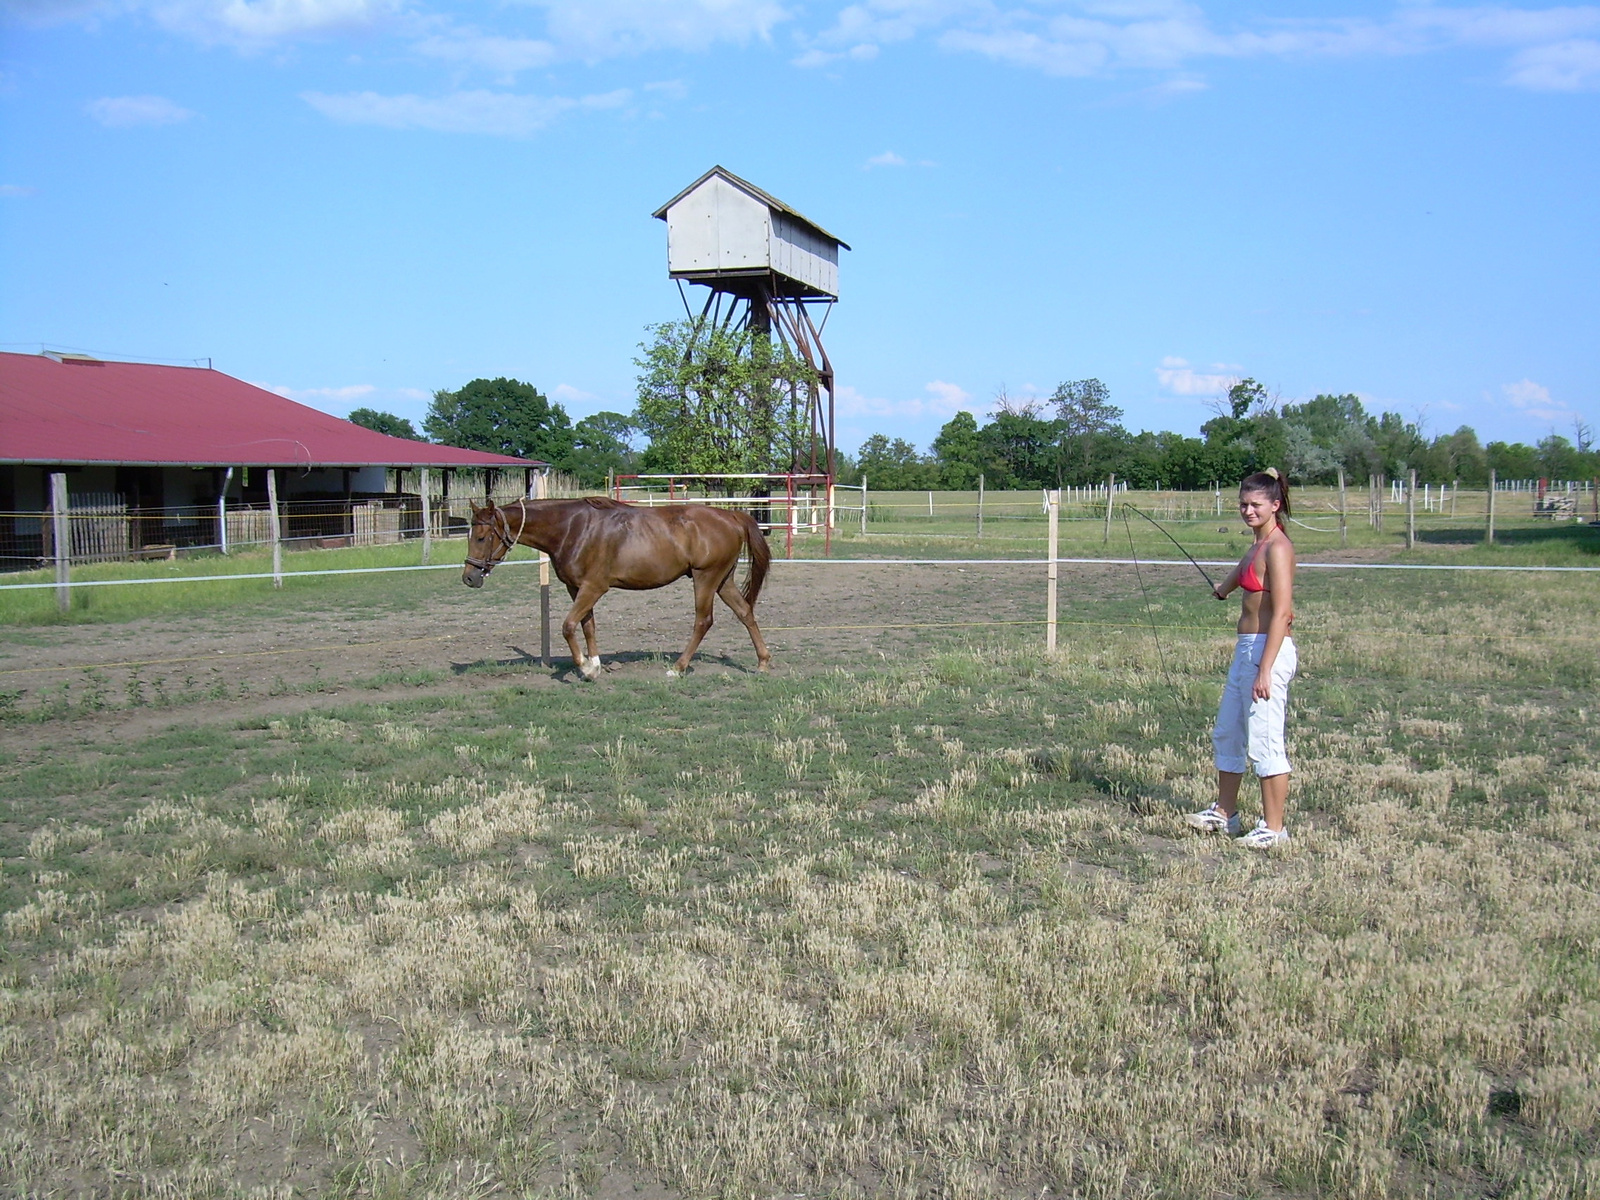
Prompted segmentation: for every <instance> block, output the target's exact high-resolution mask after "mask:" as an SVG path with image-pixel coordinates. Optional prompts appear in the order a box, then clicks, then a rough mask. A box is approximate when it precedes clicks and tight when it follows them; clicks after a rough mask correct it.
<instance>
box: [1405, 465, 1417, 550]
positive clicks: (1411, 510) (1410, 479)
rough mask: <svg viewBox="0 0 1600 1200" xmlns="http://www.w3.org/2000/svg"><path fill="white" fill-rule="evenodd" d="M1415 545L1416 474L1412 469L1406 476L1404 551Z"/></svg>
mask: <svg viewBox="0 0 1600 1200" xmlns="http://www.w3.org/2000/svg"><path fill="white" fill-rule="evenodd" d="M1416 544H1417V472H1416V468H1412V470H1411V473H1410V474H1409V475H1407V476H1406V549H1407V550H1411V549H1414V548H1415V547H1416Z"/></svg>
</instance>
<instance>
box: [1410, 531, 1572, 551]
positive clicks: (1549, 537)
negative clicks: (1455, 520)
mask: <svg viewBox="0 0 1600 1200" xmlns="http://www.w3.org/2000/svg"><path fill="white" fill-rule="evenodd" d="M1494 540H1495V544H1496V545H1499V546H1561V547H1563V548H1570V549H1572V550H1574V551H1576V552H1578V553H1580V554H1600V526H1594V525H1568V524H1562V525H1556V524H1553V523H1552V524H1549V525H1518V526H1513V527H1512V528H1509V529H1505V528H1496V529H1495V531H1494ZM1417 541H1419V542H1422V543H1424V544H1426V545H1429V546H1477V545H1481V544H1482V543H1483V530H1482V529H1419V530H1417Z"/></svg>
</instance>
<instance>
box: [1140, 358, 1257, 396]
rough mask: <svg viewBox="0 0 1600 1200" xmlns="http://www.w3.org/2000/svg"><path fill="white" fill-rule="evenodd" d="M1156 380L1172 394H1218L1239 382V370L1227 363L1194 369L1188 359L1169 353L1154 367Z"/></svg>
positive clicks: (1164, 389) (1163, 388)
mask: <svg viewBox="0 0 1600 1200" xmlns="http://www.w3.org/2000/svg"><path fill="white" fill-rule="evenodd" d="M1156 382H1157V383H1159V384H1160V385H1161V387H1162V390H1163V391H1166V392H1167V393H1168V394H1170V395H1173V396H1220V395H1222V394H1223V393H1224V392H1226V391H1227V390H1228V389H1229V388H1231V387H1232V386H1233V385H1234V384H1235V383H1237V382H1239V372H1238V368H1235V367H1231V366H1229V365H1228V364H1227V363H1212V364H1211V370H1210V371H1196V370H1195V369H1194V368H1193V367H1191V366H1190V365H1189V360H1188V359H1184V358H1174V357H1172V356H1170V355H1169V356H1168V357H1166V358H1163V359H1162V360H1161V365H1160V366H1159V367H1157V368H1156Z"/></svg>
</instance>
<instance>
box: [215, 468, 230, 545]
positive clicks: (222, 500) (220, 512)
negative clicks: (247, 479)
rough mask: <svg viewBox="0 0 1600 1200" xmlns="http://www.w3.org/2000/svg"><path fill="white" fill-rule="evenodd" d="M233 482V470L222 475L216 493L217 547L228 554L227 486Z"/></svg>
mask: <svg viewBox="0 0 1600 1200" xmlns="http://www.w3.org/2000/svg"><path fill="white" fill-rule="evenodd" d="M232 482H233V468H232V467H229V468H228V469H227V470H226V471H224V472H223V473H222V487H221V488H220V489H218V491H217V545H218V546H219V547H220V548H221V550H222V552H223V553H224V554H226V553H227V552H228V485H229V484H230V483H232Z"/></svg>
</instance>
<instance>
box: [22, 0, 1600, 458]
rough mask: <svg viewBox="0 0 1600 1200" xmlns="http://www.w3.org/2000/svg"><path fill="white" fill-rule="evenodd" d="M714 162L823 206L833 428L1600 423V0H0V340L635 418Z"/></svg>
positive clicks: (396, 393)
mask: <svg viewBox="0 0 1600 1200" xmlns="http://www.w3.org/2000/svg"><path fill="white" fill-rule="evenodd" d="M714 163H721V164H723V165H724V166H726V167H728V168H729V169H730V170H732V171H735V172H737V173H738V174H740V175H743V176H744V177H745V178H748V179H750V180H752V181H753V182H755V183H757V184H759V185H761V186H762V187H764V188H766V189H767V190H768V191H771V192H773V193H774V194H776V195H778V196H779V197H781V198H782V199H784V200H785V201H786V202H788V203H789V204H791V205H793V206H794V207H796V208H798V209H799V210H800V211H802V212H804V213H806V214H807V215H808V216H810V217H811V218H813V219H814V220H816V221H817V222H819V223H820V224H822V225H823V226H825V227H827V228H828V229H830V230H832V231H834V232H835V233H837V234H838V235H839V236H841V237H843V238H844V239H845V240H846V241H848V242H849V243H850V244H851V245H852V246H853V247H854V250H853V252H851V253H847V254H845V255H844V256H843V262H842V273H841V278H842V282H841V292H842V299H841V302H840V304H839V306H838V309H837V311H836V312H835V313H834V314H833V316H832V318H831V319H830V322H829V325H828V328H827V341H828V346H829V349H830V352H831V354H832V357H833V359H834V361H835V363H836V366H837V368H838V372H839V382H840V385H841V392H840V401H841V407H840V418H839V442H840V445H841V446H842V447H844V448H846V449H853V448H854V447H855V446H856V445H857V444H858V443H859V442H860V441H861V439H862V438H864V437H865V436H866V435H867V434H869V433H872V432H879V431H881V432H886V433H890V434H892V435H895V436H903V437H907V438H910V439H911V440H913V441H915V442H917V443H918V444H919V445H923V446H926V444H927V443H928V442H929V441H930V440H931V439H932V437H933V435H934V434H935V433H936V432H937V430H938V427H939V426H940V425H941V424H942V423H943V422H944V421H946V420H948V419H949V417H950V416H951V414H952V413H954V412H955V411H956V410H957V409H960V408H968V409H971V410H972V411H974V412H976V413H978V414H979V415H980V416H982V415H983V414H985V413H986V412H987V411H988V410H989V408H990V406H991V405H992V403H993V399H994V396H995V394H996V392H997V391H998V390H999V389H1001V388H1004V389H1006V391H1007V392H1008V393H1009V394H1010V395H1011V396H1012V397H1015V398H1025V397H1027V396H1028V395H1030V394H1047V393H1048V392H1049V391H1051V390H1052V389H1053V388H1054V386H1055V385H1056V384H1057V383H1058V382H1060V381H1062V380H1065V379H1077V378H1083V377H1086V376H1098V377H1099V378H1100V379H1102V380H1104V381H1105V382H1106V383H1107V384H1108V385H1109V386H1110V388H1111V392H1112V398H1113V401H1114V402H1115V403H1117V404H1120V405H1121V406H1122V407H1123V408H1124V409H1125V410H1126V412H1127V422H1128V423H1129V424H1130V425H1131V426H1132V427H1134V428H1159V429H1177V430H1180V431H1184V432H1193V431H1195V430H1196V429H1197V428H1198V426H1199V424H1200V423H1201V422H1202V421H1204V420H1205V419H1206V418H1207V417H1208V415H1209V411H1208V408H1207V404H1208V401H1209V400H1211V399H1212V398H1213V397H1214V396H1215V395H1216V394H1217V392H1218V391H1219V390H1221V389H1222V388H1224V387H1225V386H1226V384H1227V383H1228V382H1229V381H1230V380H1231V379H1233V378H1236V377H1238V376H1243V375H1249V376H1253V377H1255V378H1257V379H1259V380H1261V381H1263V382H1264V383H1266V384H1267V385H1268V386H1269V387H1270V388H1272V389H1274V390H1275V391H1276V392H1277V393H1279V394H1280V396H1281V397H1282V398H1283V399H1284V400H1291V401H1292V400H1298V399H1303V398H1306V397H1309V396H1312V395H1315V394H1316V393H1318V392H1321V391H1336V392H1346V391H1352V392H1356V393H1358V394H1359V395H1361V396H1362V397H1363V399H1364V400H1365V401H1366V402H1367V403H1368V405H1369V407H1373V408H1387V409H1393V410H1397V411H1399V412H1401V413H1403V414H1405V415H1406V416H1407V417H1409V418H1414V419H1416V418H1420V419H1421V420H1422V421H1423V422H1424V424H1425V426H1426V428H1427V429H1428V431H1429V432H1431V433H1438V432H1447V431H1449V430H1452V429H1454V428H1455V427H1456V426H1458V425H1460V424H1462V423H1468V424H1471V425H1473V426H1475V427H1476V428H1477V429H1478V431H1479V433H1480V434H1481V435H1483V436H1484V437H1485V438H1486V439H1490V438H1506V439H1513V440H1525V441H1533V440H1536V439H1538V438H1540V437H1542V436H1544V435H1545V434H1547V433H1549V432H1550V431H1551V430H1555V431H1556V432H1561V433H1564V434H1567V435H1568V436H1570V435H1571V433H1572V427H1573V421H1574V419H1575V418H1579V417H1581V418H1582V419H1584V420H1586V421H1590V420H1593V421H1600V355H1597V353H1596V351H1597V348H1600V334H1597V331H1600V283H1597V270H1600V5H1582V4H1578V5H1573V4H1567V5H1562V6H1539V5H1528V6H1513V5H1501V4H1483V5H1460V4H1457V5H1450V4H1442V3H1440V4H1436V3H1415V2H1411V3H1397V4H1351V3H1338V2H1336V0H1280V3H1277V4H1273V5H1265V4H1254V5H1250V4H1223V3H1215V4H1195V3H1187V2H1184V0H1088V2H1072V0H1001V2H991V0H867V2H865V3H857V4H849V5H842V4H839V3H837V2H835V3H804V2H800V0H676V2H672V3H667V2H662V0H483V2H481V3H459V4H447V3H440V2H435V0H0V280H3V283H0V343H5V346H4V347H3V348H6V349H16V350H37V349H38V348H39V346H40V344H41V343H43V344H46V345H48V346H50V347H52V348H78V349H83V350H87V351H90V352H94V353H101V354H107V355H124V356H130V357H134V356H142V357H149V358H159V359H168V360H177V359H190V358H196V357H202V358H203V357H210V358H211V359H213V361H214V362H215V364H216V366H217V367H218V368H220V369H222V370H225V371H227V372H228V373H230V374H233V375H237V376H239V377H241V378H244V379H249V380H251V381H254V382H257V383H261V384H264V385H266V386H269V387H272V388H275V389H277V390H280V391H282V392H284V393H285V394H287V395H291V396H293V397H295V398H296V399H300V400H302V401H305V402H306V403H310V404H314V405H316V406H317V407H319V408H323V409H325V410H327V411H329V412H334V413H338V414H340V415H343V414H344V413H345V412H348V411H349V410H350V409H351V408H352V407H355V406H357V405H370V406H374V407H378V408H385V409H389V410H391V411H395V412H398V413H400V414H402V415H405V416H410V417H412V418H413V419H417V418H420V416H421V415H422V413H423V412H424V411H426V407H427V400H428V397H429V395H430V393H431V392H432V391H433V390H434V389H436V388H453V387H457V386H459V385H460V384H462V383H464V382H466V381H467V380H469V379H471V378H474V377H476V376H480V375H483V376H495V375H502V374H503V375H511V376H515V377H518V378H521V379H525V380H528V381H529V382H532V383H534V384H536V385H537V386H539V387H540V388H541V389H543V390H544V391H546V392H547V393H549V394H551V395H553V396H555V397H556V398H558V399H560V400H561V401H562V402H563V403H564V404H565V405H566V407H567V409H568V411H569V412H571V413H572V414H573V416H574V417H575V418H576V417H579V416H582V415H584V414H586V413H589V412H593V411H597V410H599V409H602V408H609V409H618V410H623V411H627V410H628V409H630V408H631V407H632V397H633V376H634V366H633V363H632V358H633V356H634V354H635V353H636V347H637V344H638V342H639V341H640V340H641V338H642V337H643V336H644V329H645V326H646V325H647V324H649V323H650V322H653V321H660V320H667V319H671V318H673V317H674V316H676V315H679V314H681V312H682V308H681V305H680V302H679V300H678V295H677V291H676V289H675V288H674V287H673V285H672V284H671V283H670V282H669V281H668V279H667V277H666V262H665V258H666V231H665V226H664V225H663V224H661V223H660V222H658V221H654V220H652V219H651V218H650V215H649V214H650V213H651V212H652V211H653V210H654V209H655V208H656V207H657V206H658V205H659V204H661V203H662V202H663V201H665V200H666V199H668V198H669V197H671V196H672V195H673V194H674V193H675V192H676V191H678V189H680V188H681V187H683V186H684V185H686V184H688V183H689V182H690V181H692V180H693V179H694V178H696V177H697V176H698V175H699V174H700V173H701V172H702V171H704V170H706V169H707V168H709V167H710V166H711V165H712V164H714Z"/></svg>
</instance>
